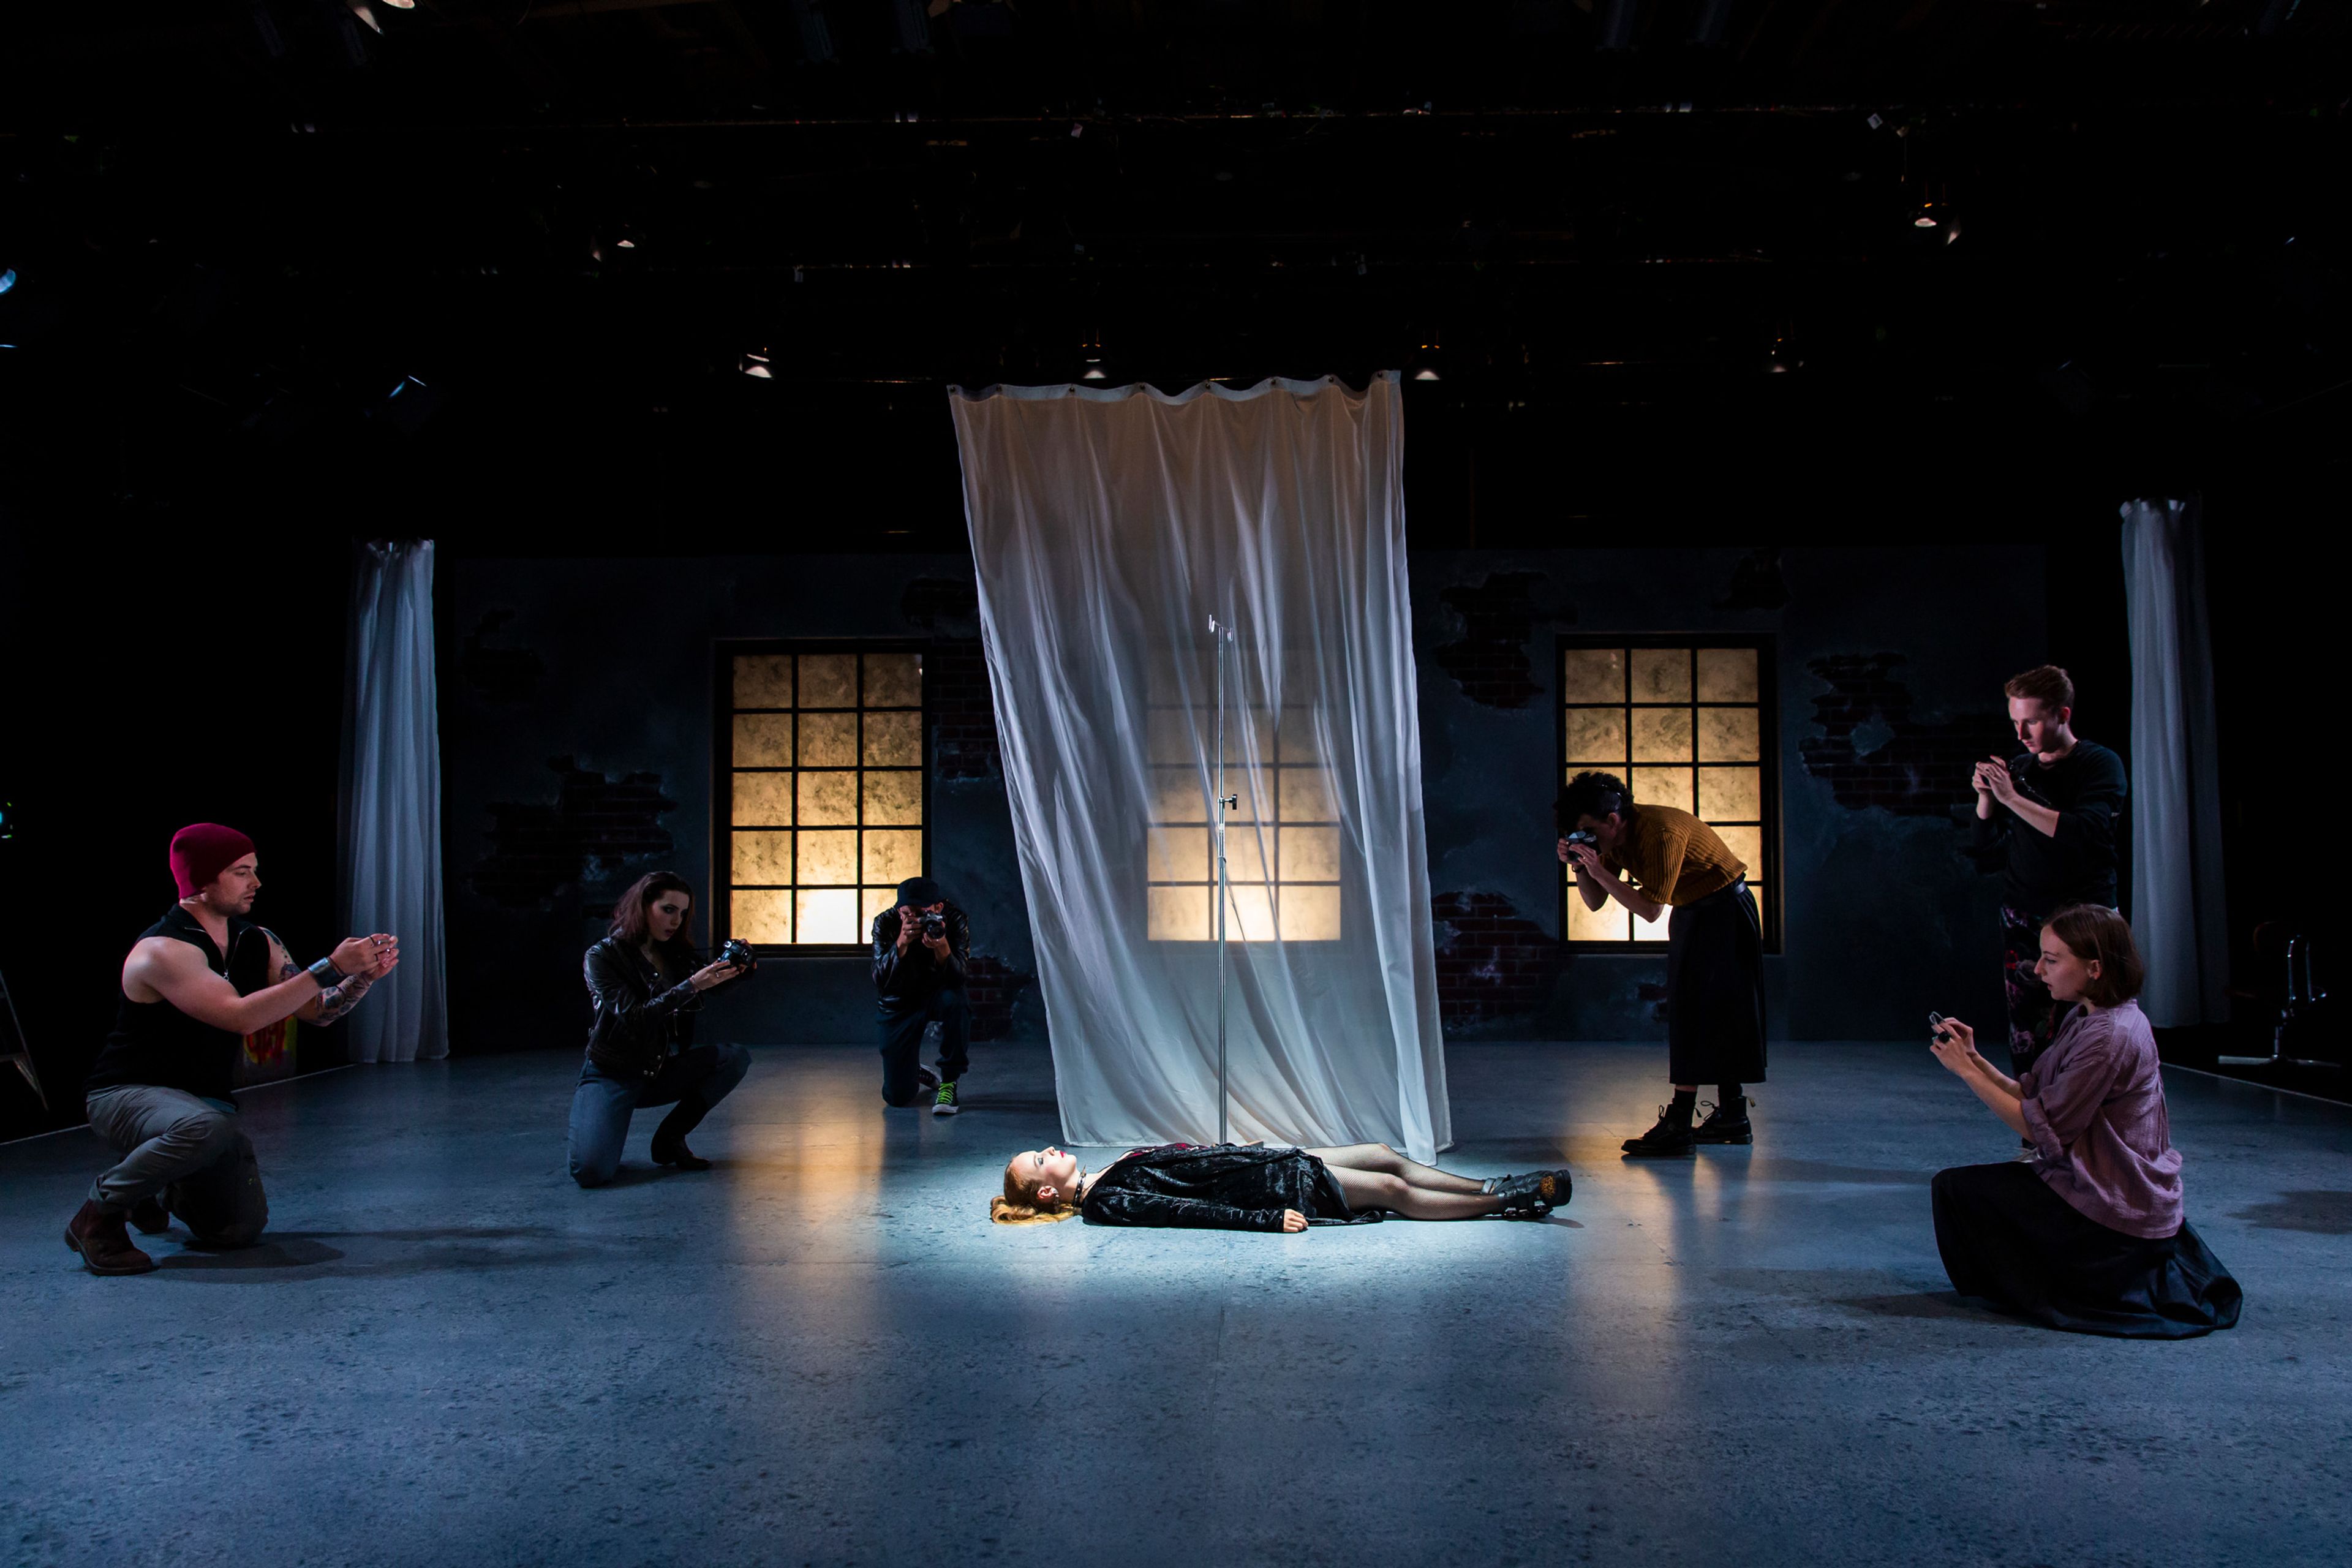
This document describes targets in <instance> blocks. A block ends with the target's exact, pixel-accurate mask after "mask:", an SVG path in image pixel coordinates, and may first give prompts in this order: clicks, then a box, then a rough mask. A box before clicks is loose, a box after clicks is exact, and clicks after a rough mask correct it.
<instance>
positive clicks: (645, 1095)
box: [572, 1046, 751, 1187]
mask: <svg viewBox="0 0 2352 1568" xmlns="http://www.w3.org/2000/svg"><path fill="white" fill-rule="evenodd" d="M750 1070H751V1052H750V1051H748V1050H746V1049H744V1048H743V1047H741V1046H690V1047H688V1048H687V1049H685V1050H682V1051H680V1052H678V1054H677V1055H676V1056H674V1057H672V1058H669V1060H668V1061H667V1062H666V1063H664V1064H663V1065H662V1069H661V1071H660V1072H658V1073H656V1075H654V1076H653V1077H652V1078H639V1077H637V1076H636V1075H635V1074H631V1075H629V1076H627V1077H621V1076H619V1075H616V1074H612V1073H607V1072H606V1071H604V1068H600V1067H598V1066H597V1065H596V1064H595V1063H594V1062H588V1063H585V1064H583V1066H582V1067H581V1069H580V1087H579V1088H578V1089H574V1090H573V1091H572V1180H573V1181H575V1182H577V1183H579V1184H581V1185H582V1186H583V1187H601V1186H603V1185H604V1184H605V1183H606V1182H609V1181H611V1180H612V1179H613V1173H614V1172H615V1171H617V1170H619V1169H620V1168H621V1145H622V1144H623V1143H624V1142H627V1140H628V1136H629V1113H630V1112H632V1111H634V1110H636V1109H637V1108H638V1107H639V1106H641V1105H667V1104H669V1103H670V1102H671V1101H672V1100H676V1101H677V1110H673V1111H671V1112H670V1113H669V1114H668V1115H667V1116H665V1117H663V1118H662V1123H661V1125H660V1126H659V1127H657V1128H656V1129H655V1130H654V1142H656V1143H657V1144H658V1143H663V1142H678V1141H681V1140H683V1139H684V1138H685V1137H686V1135H687V1134H688V1132H691V1131H694V1127H695V1123H697V1122H698V1121H701V1120H702V1119H703V1117H704V1116H705V1115H707V1114H709V1110H710V1108H711V1107H712V1106H714V1105H716V1104H718V1103H719V1101H720V1100H724V1099H726V1098H727V1095H728V1092H729V1091H730V1090H731V1089H734V1087H735V1086H736V1085H737V1084H739V1083H741V1082H742V1081H743V1075H744V1074H745V1073H746V1072H748V1071H750Z"/></svg>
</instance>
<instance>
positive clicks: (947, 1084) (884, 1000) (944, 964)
mask: <svg viewBox="0 0 2352 1568" xmlns="http://www.w3.org/2000/svg"><path fill="white" fill-rule="evenodd" d="M970 958H971V921H967V920H966V919H965V918H964V912H963V911H962V910H960V909H958V908H956V907H955V906H954V905H953V904H951V903H950V902H948V899H947V895H946V894H945V893H942V892H940V885H939V884H938V883H937V882H934V881H932V880H931V879H929V877H909V878H908V879H906V880H905V881H903V882H901V883H899V884H898V907H897V908H895V909H888V910H883V911H882V912H881V913H880V914H878V915H876V916H875V917H874V992H875V1001H876V1017H875V1026H876V1031H877V1033H878V1034H879V1035H880V1037H881V1041H882V1098H883V1100H885V1101H887V1103H889V1104H891V1105H898V1106H906V1105H914V1104H917V1103H919V1101H920V1100H922V1098H923V1096H924V1095H925V1094H929V1095H930V1096H931V1114H932V1115H934V1116H953V1115H954V1114H955V1113H956V1112H957V1111H958V1110H961V1106H960V1105H959V1104H958V1103H957V1100H956V1082H957V1080H958V1079H961V1078H962V1077H963V1070H964V1067H965V1063H966V1058H965V1056H964V1046H965V1043H966V1041H968V1040H969V1039H970V1038H971V1017H970V1015H969V1013H967V1012H966V1010H965V1008H964V1001H963V971H964V964H965V963H966V961H967V960H969V959H970ZM934 1020H937V1022H938V1024H939V1026H940V1068H939V1071H938V1072H936V1073H933V1072H930V1071H928V1070H926V1069H925V1068H923V1066H922V1064H921V1062H920V1060H919V1058H920V1056H921V1053H922V1049H923V1026H924V1025H926V1024H929V1023H931V1022H932V1021H934Z"/></svg>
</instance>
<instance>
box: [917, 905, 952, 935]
mask: <svg viewBox="0 0 2352 1568" xmlns="http://www.w3.org/2000/svg"><path fill="white" fill-rule="evenodd" d="M947 934H948V917H947V914H946V912H945V911H944V910H927V911H926V912H925V913H924V915H923V940H924V941H925V942H936V941H938V940H940V938H942V937H944V936H946V935H947Z"/></svg>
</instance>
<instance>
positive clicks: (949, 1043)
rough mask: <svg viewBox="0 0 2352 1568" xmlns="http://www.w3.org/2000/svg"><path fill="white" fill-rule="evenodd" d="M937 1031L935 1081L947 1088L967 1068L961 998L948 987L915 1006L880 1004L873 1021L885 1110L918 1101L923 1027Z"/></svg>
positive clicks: (967, 1035)
mask: <svg viewBox="0 0 2352 1568" xmlns="http://www.w3.org/2000/svg"><path fill="white" fill-rule="evenodd" d="M935 1020H936V1021H937V1023H938V1024H939V1026H940V1078H942V1079H946V1080H947V1081H948V1082H950V1083H953V1082H955V1080H956V1079H960V1078H961V1077H963V1073H964V1068H966V1067H967V1066H969V1065H970V1060H969V1058H967V1057H966V1055H965V1051H964V1047H965V1046H966V1045H967V1044H968V1043H969V1042H970V1040H971V1014H970V1012H969V1011H968V1010H967V1009H966V1008H965V1006H964V1005H963V993H962V992H961V991H957V990H954V989H952V988H950V989H947V990H942V991H934V992H932V993H931V994H929V996H927V997H925V998H923V999H922V1000H921V1001H919V1002H898V1003H894V1004H890V1005H885V1006H884V1007H883V1008H882V1010H881V1012H880V1014H879V1015H878V1016H877V1017H876V1019H875V1025H874V1027H875V1033H876V1034H877V1036H879V1037H880V1040H881V1046H882V1099H883V1100H884V1101H885V1102H886V1103H887V1104H891V1105H899V1106H906V1105H913V1104H914V1103H916V1102H917V1101H918V1100H921V1099H922V1097H923V1080H922V1079H921V1078H920V1076H919V1073H920V1071H921V1068H922V1061H921V1057H922V1054H923V1028H924V1026H926V1025H928V1024H930V1023H932V1022H933V1021H935Z"/></svg>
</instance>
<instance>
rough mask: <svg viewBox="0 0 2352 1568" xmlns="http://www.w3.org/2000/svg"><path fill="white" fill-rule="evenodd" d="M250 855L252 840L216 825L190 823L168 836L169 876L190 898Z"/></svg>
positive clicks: (184, 896)
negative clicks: (169, 849)
mask: <svg viewBox="0 0 2352 1568" xmlns="http://www.w3.org/2000/svg"><path fill="white" fill-rule="evenodd" d="M252 853H253V840H252V839H250V838H247V837H246V836H245V835H244V834H242V833H239V832H238V831H237V830H236V828H234V827H223V826H221V825H220V824H219V823H217V822H191V823H190V824H188V826H185V827H183V828H182V829H180V831H179V832H177V833H174V834H173V835H172V877H173V880H175V881H177V882H178V883H179V884H180V897H182V898H184V899H193V898H194V897H195V896H196V894H197V893H198V892H199V891H201V890H202V889H203V888H204V887H205V884H206V883H208V882H210V881H211V880H212V879H214V878H215V877H217V876H219V875H220V874H221V873H222V872H223V871H226V870H227V869H228V868H230V867H231V866H234V865H236V863H237V862H238V861H239V860H241V859H243V858H245V857H247V855H250V854H252Z"/></svg>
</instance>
